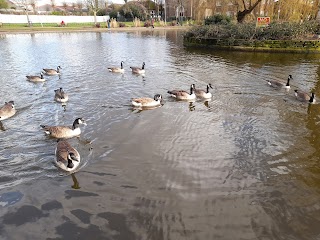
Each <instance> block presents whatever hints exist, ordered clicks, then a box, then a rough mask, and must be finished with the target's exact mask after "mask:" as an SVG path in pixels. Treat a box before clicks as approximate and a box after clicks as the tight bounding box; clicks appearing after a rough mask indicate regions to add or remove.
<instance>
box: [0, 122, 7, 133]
mask: <svg viewBox="0 0 320 240" xmlns="http://www.w3.org/2000/svg"><path fill="white" fill-rule="evenodd" d="M0 130H1V131H5V130H6V129H5V128H4V126H3V123H2V122H1V121H0Z"/></svg>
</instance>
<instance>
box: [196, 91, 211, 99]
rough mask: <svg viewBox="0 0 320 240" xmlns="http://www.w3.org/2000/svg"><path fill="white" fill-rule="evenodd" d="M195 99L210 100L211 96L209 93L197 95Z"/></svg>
mask: <svg viewBox="0 0 320 240" xmlns="http://www.w3.org/2000/svg"><path fill="white" fill-rule="evenodd" d="M197 97H198V98H206V99H207V98H212V94H211V93H210V92H209V93H202V94H197Z"/></svg>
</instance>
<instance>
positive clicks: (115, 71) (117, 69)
mask: <svg viewBox="0 0 320 240" xmlns="http://www.w3.org/2000/svg"><path fill="white" fill-rule="evenodd" d="M108 70H109V72H114V73H124V68H122V69H121V68H108Z"/></svg>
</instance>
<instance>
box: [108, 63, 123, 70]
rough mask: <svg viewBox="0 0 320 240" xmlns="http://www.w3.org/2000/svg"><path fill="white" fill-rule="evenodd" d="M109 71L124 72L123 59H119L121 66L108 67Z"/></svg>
mask: <svg viewBox="0 0 320 240" xmlns="http://www.w3.org/2000/svg"><path fill="white" fill-rule="evenodd" d="M108 70H109V72H114V73H124V68H123V61H121V67H120V68H119V67H109V68H108Z"/></svg>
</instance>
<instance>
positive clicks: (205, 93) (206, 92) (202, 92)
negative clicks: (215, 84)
mask: <svg viewBox="0 0 320 240" xmlns="http://www.w3.org/2000/svg"><path fill="white" fill-rule="evenodd" d="M209 88H212V86H211V84H210V83H209V84H208V85H207V89H206V90H202V89H197V88H196V89H195V90H194V93H195V94H196V96H197V97H198V98H205V99H209V98H212V94H211V92H209Z"/></svg>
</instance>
